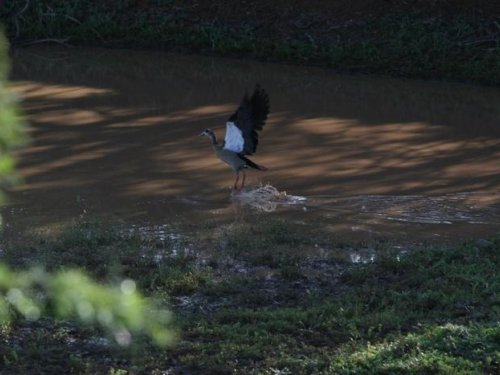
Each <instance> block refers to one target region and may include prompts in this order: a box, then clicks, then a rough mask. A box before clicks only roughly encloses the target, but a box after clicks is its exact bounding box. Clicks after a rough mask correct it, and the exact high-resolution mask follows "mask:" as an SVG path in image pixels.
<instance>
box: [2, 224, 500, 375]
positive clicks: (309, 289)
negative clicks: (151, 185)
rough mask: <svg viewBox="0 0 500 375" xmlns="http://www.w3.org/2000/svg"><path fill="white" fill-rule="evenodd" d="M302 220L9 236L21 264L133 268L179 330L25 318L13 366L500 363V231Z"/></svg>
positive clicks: (111, 270) (191, 369)
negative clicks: (151, 333)
mask: <svg viewBox="0 0 500 375" xmlns="http://www.w3.org/2000/svg"><path fill="white" fill-rule="evenodd" d="M304 226H307V224H291V223H288V222H285V221H282V220H279V219H272V218H263V220H262V221H261V222H260V224H259V225H251V224H245V223H239V224H237V223H234V224H230V225H216V224H213V223H207V224H204V225H197V227H196V231H194V232H195V233H197V235H196V238H186V237H180V238H178V239H175V240H174V239H168V238H167V239H164V238H163V239H159V238H155V237H144V236H142V235H141V234H140V233H134V232H131V231H130V230H129V229H126V228H125V229H126V230H122V229H121V228H120V227H110V226H109V225H103V224H96V223H80V224H77V225H74V226H69V227H67V228H66V229H64V230H63V231H62V232H61V233H59V234H52V235H47V234H43V235H40V234H38V235H33V236H31V237H29V236H28V237H24V239H23V241H22V242H21V243H18V244H10V245H9V246H5V247H3V251H2V256H1V258H0V260H1V261H2V262H7V263H8V264H10V265H11V266H13V267H20V268H26V267H28V266H30V265H31V264H32V263H33V262H35V263H37V264H40V263H42V264H44V265H45V267H46V268H47V269H49V270H57V269H61V268H66V267H70V268H74V267H77V268H80V269H83V270H85V271H86V272H87V273H89V274H91V275H92V276H93V277H94V278H96V279H98V280H101V281H103V282H111V283H112V282H113V280H119V279H120V278H121V277H127V278H132V279H134V280H135V281H136V283H137V286H138V287H139V288H140V290H141V291H143V292H145V293H146V294H147V295H149V296H152V297H155V298H156V299H159V300H163V301H164V304H165V305H166V306H167V307H168V308H169V309H171V310H172V311H173V312H174V316H175V319H176V327H177V328H178V330H179V332H180V337H181V338H180V340H179V341H178V342H177V344H176V345H175V346H174V347H172V348H169V349H161V350H160V349H158V348H155V347H154V346H152V345H151V344H150V343H148V342H147V341H144V342H141V343H137V344H138V345H136V346H133V347H131V348H128V349H124V348H118V347H115V346H113V345H112V344H111V341H109V340H107V339H106V338H105V337H103V334H102V332H99V331H98V330H95V329H90V328H88V327H85V326H78V325H76V324H74V323H71V322H58V323H56V322H51V321H47V320H43V321H38V322H26V321H20V322H18V323H17V324H16V325H14V326H12V327H9V328H6V327H4V329H3V330H2V332H1V336H2V340H1V344H0V353H1V356H0V358H1V362H0V366H1V367H2V371H1V372H2V374H23V373H26V374H28V373H39V372H41V371H42V369H43V371H51V372H53V373H61V372H64V373H74V374H77V373H78V374H93V373H102V374H104V373H106V374H141V373H148V374H160V373H168V374H169V373H172V374H174V373H175V374H177V373H181V374H230V373H231V374H234V373H235V374H278V373H279V374H382V373H391V374H423V373H432V374H449V373H454V374H455V373H456V374H460V373H467V374H494V373H498V371H499V370H500V357H499V356H498V355H499V354H498V353H499V351H500V347H499V344H498V342H499V341H498V338H499V337H500V326H499V324H498V320H499V317H500V309H499V306H500V305H499V301H498V295H499V294H500V283H499V279H498V276H497V275H498V268H499V266H500V257H499V254H500V252H499V249H500V241H499V240H498V239H492V240H485V239H481V240H474V241H470V242H468V243H465V244H463V245H459V246H453V247H450V246H449V247H442V248H441V247H436V246H433V247H431V246H426V247H420V248H414V249H404V250H402V249H401V248H393V247H391V246H390V244H388V243H383V242H377V243H375V242H372V243H363V242H359V243H341V242H339V241H338V240H336V239H335V237H334V236H333V234H331V233H329V232H328V231H325V230H324V229H322V228H318V227H317V226H316V227H312V226H310V225H309V226H308V227H307V228H305V227H304ZM89 254H92V256H89ZM49 369H50V370H49Z"/></svg>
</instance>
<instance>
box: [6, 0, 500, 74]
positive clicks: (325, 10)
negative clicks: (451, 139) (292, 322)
mask: <svg viewBox="0 0 500 375" xmlns="http://www.w3.org/2000/svg"><path fill="white" fill-rule="evenodd" d="M499 10H500V6H499V5H498V3H497V2H494V1H486V0H482V1H474V2H466V1H458V0H457V1H451V0H450V1H445V0H443V1H432V2H429V1H415V2H402V1H395V0H392V1H382V0H379V1H364V0H356V1H349V2H347V1H339V2H322V1H313V2H308V1H292V2H290V1H278V2H273V3H272V4H271V3H269V2H267V1H263V0H254V1H247V2H243V3H241V2H240V3H238V4H235V3H232V2H228V1H226V0H217V1H213V2H199V1H195V0H190V1H169V2H161V3H160V2H153V1H132V0H129V1H125V2H124V1H110V2H104V3H93V2H78V1H75V2H71V1H70V2H68V1H62V0H51V1H40V0H38V1H31V2H27V3H25V4H24V3H22V2H18V1H7V2H6V4H5V6H4V7H3V9H2V10H1V11H0V17H1V18H2V20H3V21H4V23H5V24H6V25H7V31H8V34H9V36H10V39H11V41H12V42H13V43H14V44H18V45H26V44H32V43H40V42H44V43H45V42H53V43H59V44H67V45H82V44H83V45H94V46H106V47H129V48H130V47H135V48H160V49H167V50H176V51H184V52H203V53H210V54H219V55H225V56H238V57H242V56H244V57H253V58H259V59H266V60H273V61H287V62H294V63H301V64H319V65H323V66H329V67H333V68H335V69H336V70H341V71H348V72H363V73H377V74H388V75H395V76H405V77H420V78H434V79H443V78H444V79H450V80H460V81H472V82H481V83H487V84H498V83H499V82H500V69H499V67H500V49H499V47H498V45H499V41H500V33H499V28H498V22H497V17H498V15H499V14H500V13H499Z"/></svg>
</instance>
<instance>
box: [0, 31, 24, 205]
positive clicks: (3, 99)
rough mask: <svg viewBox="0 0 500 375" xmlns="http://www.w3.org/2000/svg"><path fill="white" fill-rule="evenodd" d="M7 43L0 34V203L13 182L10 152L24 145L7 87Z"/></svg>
mask: <svg viewBox="0 0 500 375" xmlns="http://www.w3.org/2000/svg"><path fill="white" fill-rule="evenodd" d="M7 50H8V43H7V40H6V39H5V37H4V35H3V33H1V34H0V202H2V200H3V196H2V189H3V188H4V187H5V186H6V185H10V184H11V183H12V182H14V180H15V177H14V176H15V174H14V159H13V157H12V151H13V149H14V148H15V147H18V146H20V145H21V144H23V143H24V141H25V137H24V132H23V130H24V124H23V122H22V121H21V119H20V115H19V112H18V109H17V106H16V105H15V103H16V98H15V96H14V95H13V94H12V93H11V92H10V91H9V89H8V87H7V75H8V72H9V63H8V59H7V58H6V56H7Z"/></svg>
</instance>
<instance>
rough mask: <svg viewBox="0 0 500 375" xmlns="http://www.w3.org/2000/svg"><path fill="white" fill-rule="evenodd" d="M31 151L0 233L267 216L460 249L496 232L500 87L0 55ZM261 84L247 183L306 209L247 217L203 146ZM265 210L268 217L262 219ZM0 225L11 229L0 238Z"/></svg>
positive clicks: (230, 66)
mask: <svg viewBox="0 0 500 375" xmlns="http://www.w3.org/2000/svg"><path fill="white" fill-rule="evenodd" d="M12 79H13V85H14V88H15V90H16V91H17V92H18V93H19V95H20V96H21V97H22V99H23V108H24V111H25V114H26V117H27V119H28V121H29V123H30V136H31V137H32V143H31V144H30V145H29V146H28V147H27V148H25V149H24V150H22V151H21V152H20V154H19V171H20V173H21V175H22V176H23V177H24V179H25V184H24V185H22V186H20V187H18V188H17V189H15V190H14V191H12V192H11V203H10V204H9V205H8V206H7V207H5V208H4V209H3V216H4V222H5V223H6V224H7V228H8V230H11V231H14V232H16V231H17V230H21V229H22V228H27V227H29V228H46V227H50V226H54V225H60V224H65V223H68V222H71V221H74V220H78V219H80V218H89V217H96V216H97V217H101V218H107V219H109V220H112V221H117V222H121V223H126V224H128V225H146V226H148V225H150V226H151V227H154V226H158V225H160V226H164V225H170V224H181V225H182V224H188V225H189V224H196V223H203V222H206V221H207V220H216V221H221V222H224V223H229V222H231V221H233V220H241V218H242V217H244V220H255V219H257V220H258V218H259V217H260V216H259V215H264V214H265V215H275V216H276V217H280V218H284V219H287V220H294V221H302V222H307V223H317V224H318V225H324V226H325V228H327V229H328V230H331V231H334V232H336V233H338V234H339V235H342V236H344V235H345V236H352V237H355V238H357V237H358V236H368V237H374V236H375V237H376V236H382V237H390V238H400V239H403V240H405V239H408V238H412V239H420V240H428V239H433V238H439V239H444V240H446V239H464V238H470V237H482V236H488V235H492V234H495V233H497V231H498V229H497V228H498V224H499V223H500V211H499V210H500V188H499V183H500V171H499V168H500V106H499V105H498V103H500V90H499V89H496V88H486V87H479V86H472V85H463V84H457V83H443V82H422V81H412V80H397V79H390V78H377V77H365V76H345V75H339V74H336V73H335V72H333V71H331V70H326V69H320V68H308V67H297V66H287V65H281V64H269V63H259V62H256V61H241V60H235V59H221V58H212V57H204V56H181V55H174V54H168V53H162V52H147V51H127V50H105V49H96V48H71V49H66V48H60V47H43V48H42V47H36V48H29V49H21V50H15V51H14V52H13V73H12ZM256 82H259V83H260V84H261V85H262V86H263V87H264V88H265V89H266V90H267V91H268V93H269V96H270V98H271V111H272V113H271V116H270V118H269V121H268V123H267V125H266V127H265V129H264V131H263V133H262V134H261V140H260V144H259V149H258V152H257V153H256V154H255V155H254V157H253V159H254V160H255V161H256V162H258V163H259V164H263V165H265V166H266V167H268V168H269V171H268V172H266V173H261V172H256V173H253V174H252V175H251V178H250V184H253V185H254V186H258V185H259V184H267V183H269V184H271V185H272V186H274V187H276V188H277V189H278V190H279V191H280V192H284V191H286V192H287V193H288V194H289V195H294V196H300V197H304V198H306V200H305V201H301V202H296V203H297V204H293V205H282V204H277V205H276V207H275V210H274V211H273V210H270V211H273V212H266V213H257V211H256V209H255V208H251V207H249V206H246V205H245V206H243V207H242V206H241V204H238V200H236V202H235V201H234V199H233V200H232V199H231V194H230V186H231V185H232V183H233V177H234V176H233V174H232V172H231V170H230V169H229V168H228V167H227V166H226V165H224V164H222V163H221V162H219V161H218V160H217V159H216V158H215V157H214V155H213V154H212V151H211V148H210V147H209V144H208V140H207V139H206V138H202V137H198V136H197V135H198V134H199V133H200V131H202V130H203V129H204V128H206V127H212V128H214V129H215V131H216V133H218V135H219V136H220V137H223V132H224V124H225V121H226V119H227V118H228V116H229V115H230V114H231V113H232V112H233V111H234V109H235V108H236V106H237V105H238V103H239V101H240V99H241V97H242V94H243V91H244V90H245V88H248V89H249V90H251V89H252V88H253V86H254V84H255V83H256ZM268 211H269V210H268ZM9 228H10V229H9Z"/></svg>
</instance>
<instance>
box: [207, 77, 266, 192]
mask: <svg viewBox="0 0 500 375" xmlns="http://www.w3.org/2000/svg"><path fill="white" fill-rule="evenodd" d="M269 108H270V106H269V96H268V95H267V92H266V91H265V90H264V89H263V88H262V87H261V86H260V85H259V84H257V85H256V86H255V89H254V91H253V94H252V96H250V97H249V96H248V92H245V94H244V96H243V99H242V101H241V104H240V105H239V107H238V109H237V110H236V111H235V112H234V113H233V114H232V115H231V116H230V117H229V119H228V120H227V122H226V134H225V137H224V141H223V142H222V143H221V144H219V143H218V142H217V137H216V136H215V133H214V131H213V130H212V129H209V128H207V129H205V130H203V132H202V133H200V134H199V135H200V136H205V137H208V138H209V139H210V141H211V143H212V147H213V149H214V151H215V155H216V156H217V157H218V158H219V159H220V160H222V161H223V162H224V163H226V164H228V165H229V166H230V167H231V168H232V170H233V171H234V172H235V173H236V179H235V181H234V184H233V189H234V190H237V191H241V190H242V189H243V187H244V186H245V179H246V173H245V170H246V169H249V168H252V169H257V170H260V171H267V170H268V169H267V168H266V167H264V166H263V165H259V164H256V163H254V162H253V161H252V160H250V159H249V158H247V157H246V156H247V155H252V154H254V153H255V151H256V150H257V145H258V144H259V133H258V132H260V131H262V129H263V127H264V125H265V124H266V120H267V116H268V115H269ZM240 173H242V174H243V179H242V182H241V184H240V186H239V187H238V182H239V179H240Z"/></svg>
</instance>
